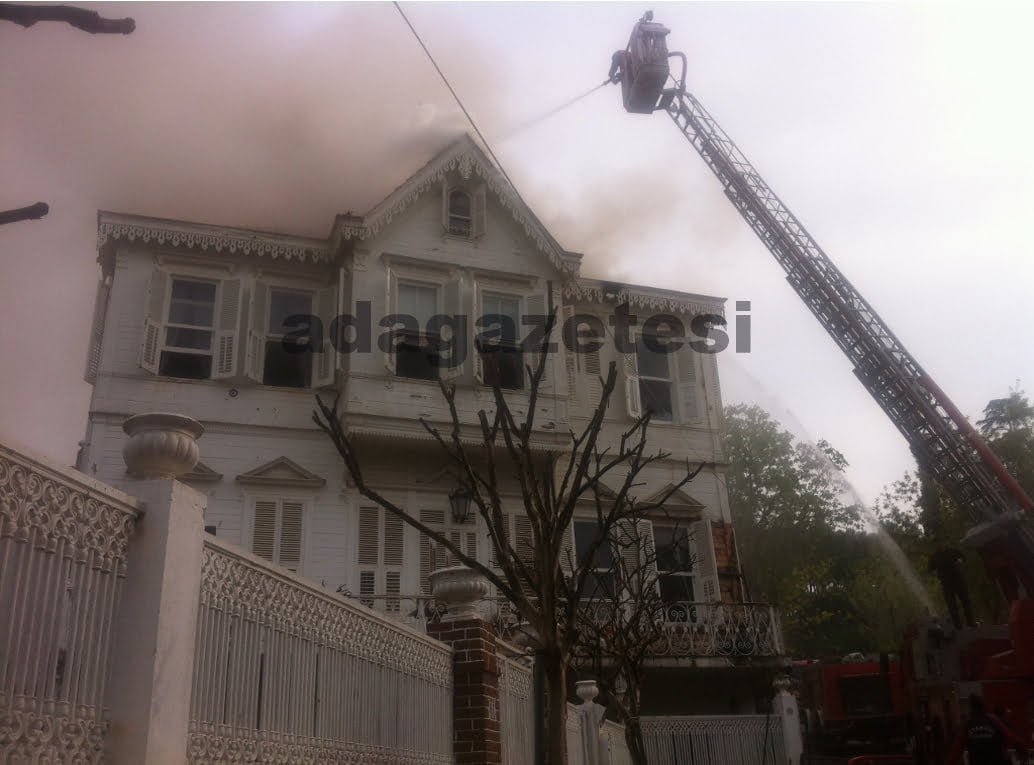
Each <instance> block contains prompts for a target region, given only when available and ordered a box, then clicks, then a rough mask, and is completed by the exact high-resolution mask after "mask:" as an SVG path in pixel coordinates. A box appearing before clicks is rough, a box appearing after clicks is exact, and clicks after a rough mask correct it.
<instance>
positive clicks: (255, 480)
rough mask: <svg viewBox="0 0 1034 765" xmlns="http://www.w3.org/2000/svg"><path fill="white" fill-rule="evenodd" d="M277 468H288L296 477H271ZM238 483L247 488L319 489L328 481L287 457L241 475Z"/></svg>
mask: <svg viewBox="0 0 1034 765" xmlns="http://www.w3.org/2000/svg"><path fill="white" fill-rule="evenodd" d="M277 468H286V469H287V470H288V471H290V472H292V473H294V476H293V477H292V476H281V475H269V473H271V472H272V471H273V470H276V469H277ZM237 483H240V484H244V485H245V486H299V487H305V488H310V489H319V488H321V487H322V486H324V485H326V483H327V481H326V479H325V478H321V477H320V476H318V475H316V474H315V473H313V472H310V471H308V470H306V469H305V468H303V467H302V466H301V465H299V464H298V463H296V462H294V461H292V460H289V459H288V458H287V457H277V458H276V459H275V460H272V461H270V462H267V463H266V464H265V465H259V466H258V467H257V468H254V469H252V470H249V471H248V472H247V473H241V474H240V475H239V476H237Z"/></svg>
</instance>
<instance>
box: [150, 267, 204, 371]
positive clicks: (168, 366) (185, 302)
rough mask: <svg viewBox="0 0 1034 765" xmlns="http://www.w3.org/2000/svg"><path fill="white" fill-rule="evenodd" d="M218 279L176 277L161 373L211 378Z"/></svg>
mask: <svg viewBox="0 0 1034 765" xmlns="http://www.w3.org/2000/svg"><path fill="white" fill-rule="evenodd" d="M217 287H218V285H217V283H216V282H208V281H194V280H189V279H173V280H172V290H171V294H170V297H169V313H168V316H167V317H166V319H167V321H166V323H165V337H164V343H163V345H162V350H161V355H160V357H159V362H158V374H160V375H163V376H165V377H185V378H190V379H194V380H207V379H208V378H209V377H211V375H212V338H213V335H214V332H215V324H214V322H215V296H216V289H217Z"/></svg>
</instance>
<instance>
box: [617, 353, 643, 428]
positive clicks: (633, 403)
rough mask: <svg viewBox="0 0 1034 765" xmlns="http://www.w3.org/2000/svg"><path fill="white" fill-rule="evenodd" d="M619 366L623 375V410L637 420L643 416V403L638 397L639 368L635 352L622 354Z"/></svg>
mask: <svg viewBox="0 0 1034 765" xmlns="http://www.w3.org/2000/svg"><path fill="white" fill-rule="evenodd" d="M621 364H622V369H623V370H624V373H625V409H626V410H627V411H628V416H629V417H631V418H632V419H639V418H640V417H642V416H643V403H642V401H641V400H640V397H639V368H638V365H637V364H636V358H635V351H634V350H633V351H632V353H625V354H622V357H621Z"/></svg>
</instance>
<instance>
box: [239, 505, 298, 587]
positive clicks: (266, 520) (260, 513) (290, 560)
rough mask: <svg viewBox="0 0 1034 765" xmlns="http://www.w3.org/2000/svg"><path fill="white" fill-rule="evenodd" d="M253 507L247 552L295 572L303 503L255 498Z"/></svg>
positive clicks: (296, 569)
mask: <svg viewBox="0 0 1034 765" xmlns="http://www.w3.org/2000/svg"><path fill="white" fill-rule="evenodd" d="M253 510H254V516H253V523H252V528H251V551H252V552H253V553H255V555H257V556H259V557H260V558H265V559H266V560H268V561H270V562H271V563H275V564H277V565H278V566H283V567H284V568H286V569H287V570H288V571H295V572H297V571H299V570H300V569H301V565H302V516H303V510H304V503H303V502H301V501H300V500H293V499H257V500H255V503H254V506H253Z"/></svg>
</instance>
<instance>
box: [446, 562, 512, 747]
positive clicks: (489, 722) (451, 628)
mask: <svg viewBox="0 0 1034 765" xmlns="http://www.w3.org/2000/svg"><path fill="white" fill-rule="evenodd" d="M458 568H459V567H457V568H456V569H442V570H441V571H436V572H434V573H432V574H431V577H432V587H433V588H434V589H433V592H434V593H435V596H436V597H441V596H442V595H444V596H445V597H444V598H443V599H445V600H446V602H447V603H448V605H449V611H450V612H451V613H450V614H446V615H445V616H444V617H443V619H442V621H441V622H440V623H437V624H428V625H427V634H428V635H429V636H430V637H433V638H435V639H437V640H441V641H442V642H443V643H446V644H447V645H450V646H452V649H453V658H452V662H453V664H452V682H453V688H452V731H453V732H452V750H453V753H454V754H455V755H456V765H502V761H503V759H502V749H501V742H500V738H499V660H498V658H497V651H498V648H497V644H496V633H495V629H494V628H493V627H492V625H491V624H488V623H487V622H485V621H483V620H482V619H481V618H480V617H479V616H478V615H477V614H476V613H475V612H474V608H473V604H474V602H475V601H474V600H470V601H469V602H467V600H468V597H467V596H468V595H469V594H480V595H481V596H483V595H484V592H485V590H487V584H488V583H487V582H486V581H485V580H484V579H483V578H481V577H480V576H479V575H477V574H474V572H473V571H470V570H469V569H465V570H464V572H465V573H463V572H460V571H458V570H457V569H458ZM437 574H442V575H443V577H442V578H449V577H450V576H451V578H453V579H457V578H463V579H466V580H467V581H465V582H464V586H465V587H466V586H467V585H468V584H469V583H470V579H471V578H474V577H476V578H478V579H480V581H481V582H484V585H485V586H484V588H483V589H482V588H480V587H479V588H476V589H479V590H480V592H479V593H473V592H471V593H464V594H463V595H460V594H459V593H458V592H456V591H455V588H453V587H439V586H438V584H437V583H436V582H435V579H436V575H437ZM470 589H471V590H473V589H475V588H470Z"/></svg>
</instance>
